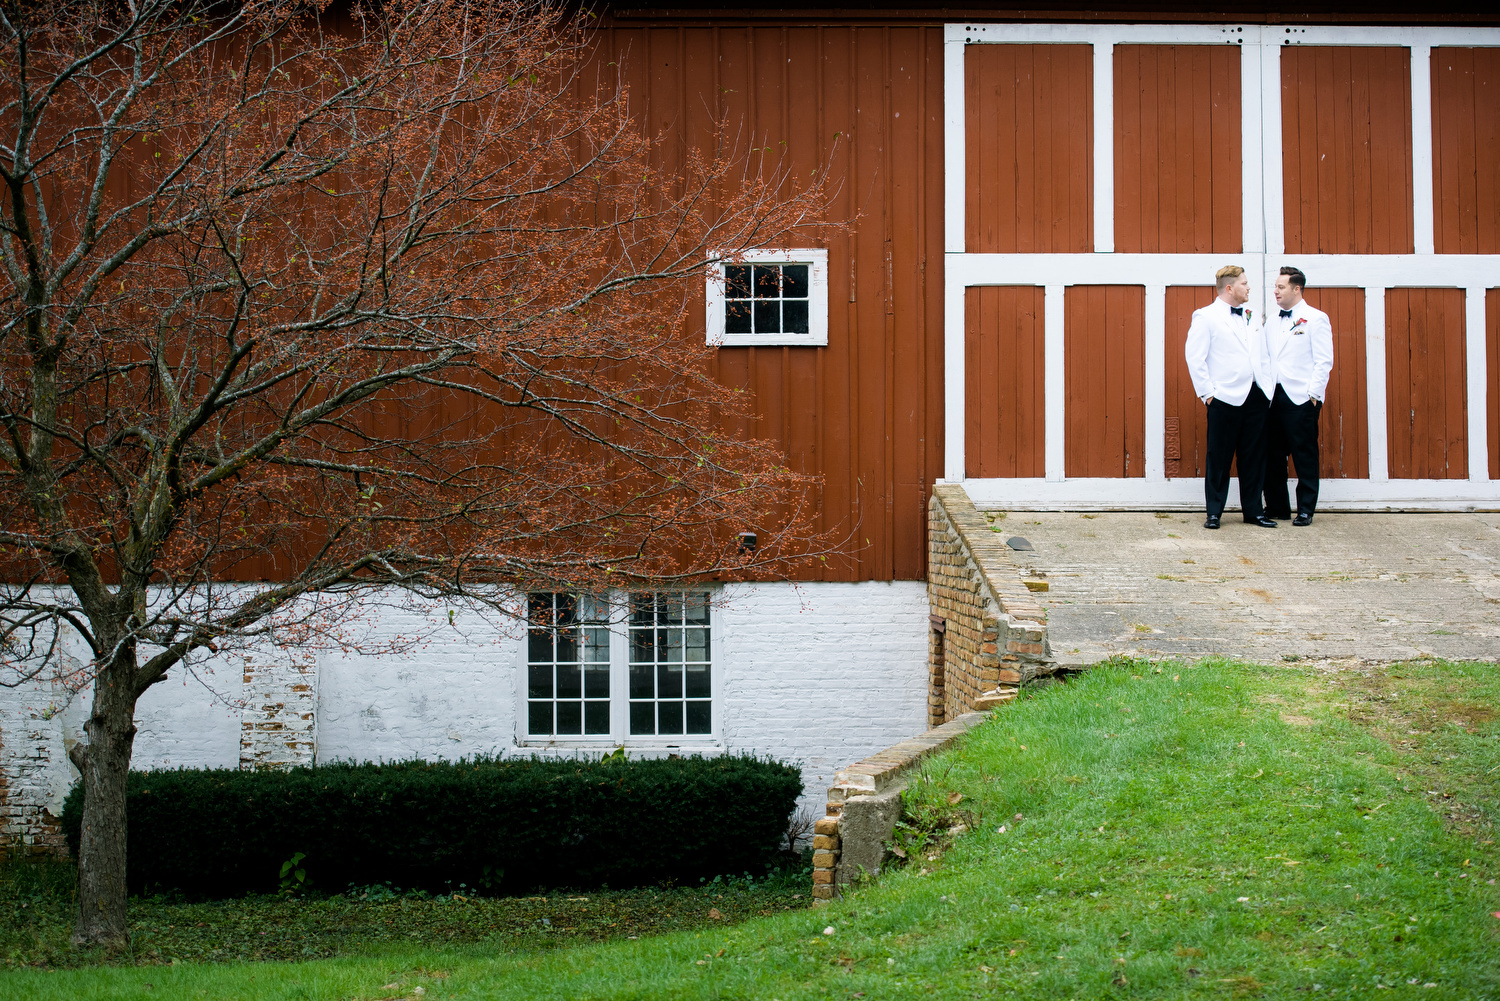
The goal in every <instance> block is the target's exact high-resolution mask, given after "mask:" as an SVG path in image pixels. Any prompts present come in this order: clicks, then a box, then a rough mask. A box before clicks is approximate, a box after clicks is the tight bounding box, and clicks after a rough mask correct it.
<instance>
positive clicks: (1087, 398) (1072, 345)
mask: <svg viewBox="0 0 1500 1001" xmlns="http://www.w3.org/2000/svg"><path fill="white" fill-rule="evenodd" d="M1064 310H1065V314H1066V317H1067V319H1066V320H1065V322H1064V335H1063V344H1064V349H1063V375H1064V379H1065V381H1066V382H1067V395H1066V397H1065V398H1066V400H1067V403H1068V406H1067V421H1066V427H1067V433H1066V435H1065V442H1064V443H1065V460H1064V461H1065V465H1064V473H1065V475H1067V476H1145V475H1146V366H1145V357H1146V290H1145V289H1144V288H1142V287H1141V286H1139V285H1072V286H1069V288H1068V290H1067V292H1066V300H1065V302H1064Z"/></svg>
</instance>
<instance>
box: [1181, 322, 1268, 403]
mask: <svg viewBox="0 0 1500 1001" xmlns="http://www.w3.org/2000/svg"><path fill="white" fill-rule="evenodd" d="M1246 306H1247V307H1248V306H1249V303H1246ZM1183 354H1184V355H1185V356H1186V357H1187V367H1188V374H1189V375H1191V376H1192V377H1193V392H1195V393H1197V394H1198V399H1200V400H1202V399H1205V398H1207V397H1210V396H1212V397H1213V398H1214V399H1217V400H1223V401H1224V402H1225V403H1229V404H1232V405H1233V406H1236V407H1238V406H1240V405H1242V404H1243V403H1244V402H1245V398H1246V397H1248V396H1249V395H1250V386H1251V385H1252V384H1255V383H1258V384H1259V385H1260V389H1261V392H1263V393H1265V394H1266V398H1267V399H1270V397H1271V394H1272V393H1273V392H1274V391H1275V389H1276V383H1275V382H1273V381H1272V380H1271V361H1270V358H1269V357H1268V356H1267V354H1266V339H1265V336H1264V331H1263V329H1262V327H1261V325H1260V323H1258V322H1257V321H1256V318H1255V317H1254V316H1253V315H1246V316H1244V317H1240V316H1235V315H1234V314H1233V313H1231V312H1229V303H1227V302H1225V301H1224V300H1223V299H1215V300H1214V301H1213V302H1211V303H1210V304H1208V305H1207V306H1204V307H1203V308H1202V309H1199V310H1195V311H1194V312H1193V323H1192V326H1190V327H1188V335H1187V344H1186V345H1185V347H1184V349H1183Z"/></svg>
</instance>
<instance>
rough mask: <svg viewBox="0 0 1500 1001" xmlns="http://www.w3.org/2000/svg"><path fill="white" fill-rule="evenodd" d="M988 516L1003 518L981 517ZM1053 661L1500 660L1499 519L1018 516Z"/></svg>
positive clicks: (1010, 526)
mask: <svg viewBox="0 0 1500 1001" xmlns="http://www.w3.org/2000/svg"><path fill="white" fill-rule="evenodd" d="M985 513H986V516H991V515H996V514H997V512H994V511H989V512H985ZM993 524H994V525H995V526H996V527H1000V528H1002V530H1003V532H1004V534H1005V536H1006V537H1007V538H1010V537H1013V536H1021V537H1023V538H1025V539H1027V540H1028V541H1029V542H1030V543H1031V545H1032V547H1033V549H1032V551H1030V552H1026V551H1018V552H1014V553H1013V554H1012V556H1013V558H1014V559H1015V561H1016V563H1017V564H1018V569H1019V572H1020V574H1021V575H1022V577H1023V578H1024V579H1027V580H1031V581H1033V582H1037V581H1045V583H1046V585H1047V590H1046V591H1045V592H1044V593H1038V594H1037V595H1036V597H1037V598H1039V599H1041V600H1042V604H1043V606H1044V607H1045V608H1046V609H1047V622H1048V628H1049V632H1050V639H1051V644H1052V653H1053V656H1055V657H1056V658H1057V661H1058V663H1059V665H1064V666H1081V665H1087V664H1090V663H1094V662H1096V661H1099V660H1102V659H1104V658H1106V657H1109V656H1111V655H1115V654H1126V655H1130V656H1137V657H1193V658H1196V657H1203V656H1209V655H1223V656H1228V657H1234V658H1237V659H1243V660H1250V661H1260V662H1269V661H1278V660H1283V659H1287V660H1291V659H1297V658H1319V659H1322V658H1334V659H1338V658H1355V657H1357V658H1360V659H1363V660H1372V661H1392V660H1406V659H1412V658H1416V657H1425V656H1432V657H1442V658H1446V659H1455V660H1471V659H1472V660H1495V659H1497V657H1500V514H1497V513H1479V514H1363V513H1320V514H1319V515H1318V516H1317V517H1316V518H1315V519H1314V520H1313V523H1312V524H1311V525H1310V526H1308V527H1305V528H1295V527H1293V526H1292V524H1291V523H1290V522H1281V523H1280V525H1279V527H1277V528H1275V529H1264V528H1256V527H1253V526H1250V525H1246V524H1245V523H1244V522H1243V521H1242V520H1241V519H1240V516H1239V514H1238V512H1227V513H1226V516H1225V518H1224V523H1223V528H1221V529H1219V530H1218V531H1209V530H1206V529H1204V528H1203V515H1202V514H1195V515H1183V514H1181V513H1172V514H1170V515H1160V514H1158V515H1152V514H1149V513H1135V512H1128V513H1127V512H1101V513H1098V514H1078V513H1067V512H1062V513H1058V512H1051V513H1037V512H1011V513H1009V514H1008V515H1006V516H1004V517H1003V519H1002V518H1000V517H996V520H995V521H994V522H993Z"/></svg>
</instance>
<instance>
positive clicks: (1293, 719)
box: [1281, 713, 1318, 726]
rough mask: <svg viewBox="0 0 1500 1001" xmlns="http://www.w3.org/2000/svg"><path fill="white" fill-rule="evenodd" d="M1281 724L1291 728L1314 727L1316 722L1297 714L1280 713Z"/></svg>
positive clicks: (1309, 717)
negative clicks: (1288, 725) (1286, 724)
mask: <svg viewBox="0 0 1500 1001" xmlns="http://www.w3.org/2000/svg"><path fill="white" fill-rule="evenodd" d="M1281 722H1283V723H1288V724H1290V725H1292V726H1314V725H1316V724H1317V722H1318V721H1317V720H1315V719H1313V718H1312V717H1311V716H1299V715H1298V714H1297V713H1282V714H1281Z"/></svg>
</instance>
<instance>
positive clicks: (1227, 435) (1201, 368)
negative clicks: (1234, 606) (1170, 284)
mask: <svg viewBox="0 0 1500 1001" xmlns="http://www.w3.org/2000/svg"><path fill="white" fill-rule="evenodd" d="M1217 278H1218V291H1219V296H1218V298H1217V299H1215V300H1214V301H1213V302H1212V303H1211V304H1209V305H1207V306H1204V307H1203V308H1202V309H1200V310H1197V311H1195V312H1194V313H1193V323H1192V326H1191V327H1189V328H1188V335H1187V344H1186V345H1185V346H1184V350H1183V353H1184V355H1185V356H1186V358H1187V367H1188V374H1190V375H1191V376H1192V378H1193V391H1194V392H1196V393H1197V394H1198V398H1199V399H1200V400H1202V401H1203V402H1204V403H1205V404H1206V405H1207V406H1208V454H1207V456H1206V457H1205V461H1204V470H1203V472H1204V476H1203V498H1204V501H1205V504H1206V506H1207V508H1208V518H1207V520H1205V521H1204V522H1203V527H1204V528H1218V527H1219V520H1220V519H1221V518H1222V517H1223V515H1224V503H1225V501H1226V500H1227V499H1228V498H1229V464H1230V462H1232V461H1233V460H1234V459H1235V458H1236V457H1238V459H1239V470H1240V510H1241V511H1242V512H1243V513H1244V516H1245V523H1246V524H1249V525H1258V526H1260V527H1261V528H1275V527H1276V522H1274V521H1272V520H1271V519H1270V518H1267V517H1266V516H1265V513H1264V510H1263V509H1262V507H1261V499H1260V495H1261V483H1262V481H1263V480H1264V479H1265V475H1266V443H1265V430H1266V412H1267V411H1268V410H1269V409H1270V397H1269V396H1268V395H1267V394H1268V393H1269V392H1270V390H1271V389H1272V388H1273V387H1274V386H1275V383H1274V382H1272V381H1271V376H1270V372H1271V367H1270V360H1269V359H1268V358H1267V356H1266V342H1265V337H1264V336H1263V333H1262V330H1261V325H1260V324H1259V323H1256V322H1255V318H1254V316H1253V315H1252V312H1251V310H1250V309H1249V308H1247V307H1246V306H1245V303H1246V302H1247V301H1248V300H1249V298H1250V280H1249V278H1247V277H1246V275H1245V269H1244V268H1242V267H1240V266H1238V265H1236V264H1231V265H1229V266H1227V267H1223V268H1220V269H1219V273H1218V275H1217Z"/></svg>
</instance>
